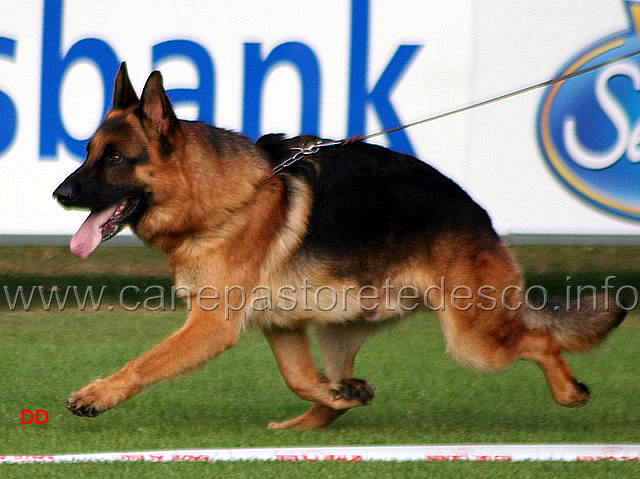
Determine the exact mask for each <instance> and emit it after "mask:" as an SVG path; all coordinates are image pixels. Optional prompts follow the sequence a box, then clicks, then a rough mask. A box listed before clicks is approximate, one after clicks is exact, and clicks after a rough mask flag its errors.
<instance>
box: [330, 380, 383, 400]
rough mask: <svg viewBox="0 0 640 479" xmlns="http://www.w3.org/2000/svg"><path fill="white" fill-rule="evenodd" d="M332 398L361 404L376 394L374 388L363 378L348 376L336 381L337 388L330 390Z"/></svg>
mask: <svg viewBox="0 0 640 479" xmlns="http://www.w3.org/2000/svg"><path fill="white" fill-rule="evenodd" d="M331 393H332V394H333V398H334V399H346V400H347V401H353V400H355V401H358V402H359V403H360V404H361V405H363V406H366V405H368V404H369V403H370V402H371V401H372V400H373V398H374V397H375V395H376V390H375V388H374V387H373V386H372V385H371V384H369V383H368V382H367V381H365V380H364V379H356V378H348V379H342V380H340V381H339V382H338V386H337V388H334V389H332V390H331Z"/></svg>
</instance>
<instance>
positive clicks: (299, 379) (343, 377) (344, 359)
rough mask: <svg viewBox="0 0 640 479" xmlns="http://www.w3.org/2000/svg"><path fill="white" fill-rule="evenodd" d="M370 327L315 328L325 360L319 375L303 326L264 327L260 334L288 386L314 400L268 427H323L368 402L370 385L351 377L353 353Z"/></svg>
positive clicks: (305, 397)
mask: <svg viewBox="0 0 640 479" xmlns="http://www.w3.org/2000/svg"><path fill="white" fill-rule="evenodd" d="M369 330H370V328H358V327H356V328H353V327H352V326H342V325H322V326H319V327H318V343H319V345H320V348H321V349H322V352H323V356H324V359H325V368H326V369H325V374H321V373H320V372H319V371H318V370H317V368H316V366H315V364H314V362H313V358H312V357H311V349H310V345H309V340H308V338H307V335H306V330H305V329H304V328H299V329H294V330H291V329H277V330H273V329H272V330H268V331H265V332H264V334H265V336H266V337H267V339H268V340H269V343H270V344H271V347H272V349H273V351H274V354H275V356H276V359H277V361H278V364H279V366H280V370H281V371H282V374H283V376H284V378H285V381H286V382H287V385H288V386H289V388H290V389H291V390H292V391H294V392H295V393H296V394H298V395H299V396H301V397H302V398H304V399H308V400H311V401H314V404H313V406H312V407H311V409H309V411H307V412H305V413H304V414H302V415H300V416H298V417H295V418H293V419H289V420H287V421H282V422H273V423H271V424H269V427H272V428H279V429H282V428H293V427H295V428H299V429H311V428H326V427H328V426H329V425H330V424H331V423H333V422H334V421H335V420H336V419H337V418H338V417H340V416H341V415H342V414H343V413H345V412H346V411H347V410H348V409H350V408H352V407H355V406H360V405H365V404H368V403H369V402H370V401H371V400H372V399H373V394H374V393H373V388H372V387H371V386H370V385H369V384H368V383H367V382H366V381H363V380H361V379H354V378H351V374H352V371H353V364H354V361H355V355H356V353H357V352H358V349H359V348H360V346H361V345H362V343H363V342H364V340H365V339H366V337H367V335H368V332H369Z"/></svg>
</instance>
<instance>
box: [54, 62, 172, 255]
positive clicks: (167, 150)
mask: <svg viewBox="0 0 640 479" xmlns="http://www.w3.org/2000/svg"><path fill="white" fill-rule="evenodd" d="M182 144H183V135H182V131H181V127H180V123H179V121H178V120H177V118H176V115H175V113H174V111H173V108H172V106H171V103H170V101H169V98H168V97H167V94H166V92H165V90H164V87H163V84H162V76H161V75H160V73H159V72H153V73H152V74H151V75H150V76H149V78H148V80H147V83H146V85H145V87H144V90H143V92H142V97H141V98H140V99H138V96H137V94H136V92H135V91H134V89H133V86H132V85H131V81H130V80H129V75H128V73H127V67H126V64H125V63H122V65H121V66H120V70H119V71H118V75H117V76H116V80H115V87H114V92H113V106H112V108H111V110H110V111H109V112H108V113H107V115H106V117H105V119H104V121H103V123H102V124H101V125H100V127H99V128H98V130H97V131H96V133H95V134H94V135H93V137H92V138H91V140H90V141H89V143H88V145H87V156H86V160H85V162H84V163H83V164H82V166H80V168H78V169H77V170H76V171H75V172H73V173H72V174H71V175H70V176H69V177H68V178H67V179H65V180H64V181H63V182H62V184H60V186H58V188H56V190H55V191H54V193H53V195H54V197H55V198H57V200H58V201H59V202H60V203H61V204H62V205H63V206H65V207H73V208H88V209H90V210H91V213H90V215H89V217H88V218H87V219H86V221H85V222H84V224H83V225H82V226H81V227H80V229H79V230H78V232H77V233H76V234H75V235H74V236H73V238H72V240H71V251H72V252H73V254H75V255H77V256H80V257H82V258H87V257H88V256H89V254H91V253H92V252H93V251H94V250H95V249H96V248H97V247H98V246H99V245H100V244H101V243H102V242H103V241H107V240H108V239H110V238H112V237H113V236H115V235H116V234H118V232H120V230H121V229H122V228H123V227H124V226H125V225H127V224H128V225H130V226H132V228H134V230H135V229H136V227H137V226H138V225H139V224H140V223H144V222H145V218H146V217H148V216H149V215H150V214H151V210H153V208H154V207H155V206H156V205H157V204H158V203H159V202H162V201H163V198H162V196H163V195H167V194H168V192H166V191H164V192H163V191H162V190H158V188H156V187H154V185H155V184H157V183H158V178H157V177H158V176H168V175H174V176H175V175H176V174H177V172H176V171H172V170H173V169H175V168H176V165H175V161H171V157H172V156H175V153H176V150H179V149H180V148H181V147H182ZM178 176H180V175H178ZM143 239H144V238H143Z"/></svg>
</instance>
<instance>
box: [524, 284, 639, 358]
mask: <svg viewBox="0 0 640 479" xmlns="http://www.w3.org/2000/svg"><path fill="white" fill-rule="evenodd" d="M624 307H625V306H624V305H620V304H617V303H616V301H615V299H612V298H611V297H610V296H607V295H605V294H598V295H595V296H585V297H582V298H580V299H579V300H575V301H573V302H571V303H570V305H569V307H568V308H567V304H566V303H564V304H562V303H548V304H546V305H545V306H544V308H542V309H541V310H539V311H536V310H534V309H535V307H534V309H531V308H530V309H529V310H528V311H527V312H526V313H525V316H524V323H525V326H526V327H527V328H528V329H531V330H536V329H544V330H546V331H549V333H551V335H552V336H553V338H554V339H555V340H556V341H557V342H558V344H559V345H560V346H561V347H562V348H563V349H564V350H565V351H572V352H584V351H588V350H589V349H591V348H592V347H594V346H596V345H598V344H600V343H601V342H602V341H603V340H604V339H605V338H606V337H607V335H608V334H609V333H610V332H611V330H613V329H614V328H615V327H617V326H618V325H619V324H620V323H622V321H623V320H624V318H625V316H626V314H627V311H626V310H625V309H624Z"/></svg>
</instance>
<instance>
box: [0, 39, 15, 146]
mask: <svg viewBox="0 0 640 479" xmlns="http://www.w3.org/2000/svg"><path fill="white" fill-rule="evenodd" d="M0 55H2V56H7V57H9V58H10V59H12V60H13V59H14V58H15V56H16V41H15V40H12V39H11V38H5V37H0ZM17 123H18V113H17V111H16V106H15V104H14V103H13V101H11V98H9V95H7V94H6V93H4V92H2V91H0V154H2V153H4V152H5V151H6V150H7V149H9V146H10V145H11V143H12V142H13V139H14V137H15V136H16V129H17Z"/></svg>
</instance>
